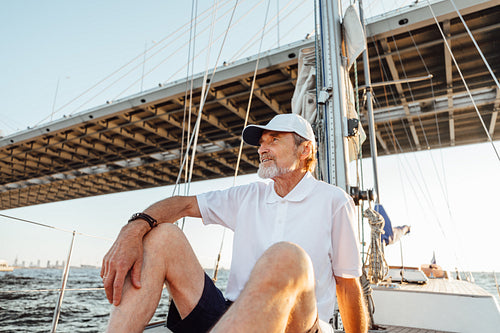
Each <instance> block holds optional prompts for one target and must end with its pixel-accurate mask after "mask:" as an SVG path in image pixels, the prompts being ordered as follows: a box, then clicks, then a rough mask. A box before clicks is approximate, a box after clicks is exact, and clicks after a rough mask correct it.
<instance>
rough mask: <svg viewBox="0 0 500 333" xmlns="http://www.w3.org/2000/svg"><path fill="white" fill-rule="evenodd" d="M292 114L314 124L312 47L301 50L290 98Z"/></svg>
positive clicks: (314, 77) (314, 81)
mask: <svg viewBox="0 0 500 333" xmlns="http://www.w3.org/2000/svg"><path fill="white" fill-rule="evenodd" d="M292 113H295V114H298V115H300V116H302V117H303V118H304V119H306V120H307V121H309V123H311V124H314V123H316V113H317V111H316V53H315V50H314V47H308V48H304V49H301V50H300V52H299V64H298V75H297V84H296V85H295V91H294V92H293V96H292Z"/></svg>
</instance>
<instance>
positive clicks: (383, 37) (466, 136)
mask: <svg viewBox="0 0 500 333" xmlns="http://www.w3.org/2000/svg"><path fill="white" fill-rule="evenodd" d="M462 2H463V3H466V1H462ZM457 3H458V4H460V1H458V2H457ZM449 6H450V5H449V3H448V5H447V6H445V5H439V6H438V5H436V6H435V7H434V8H435V11H436V15H437V16H438V18H439V22H440V26H441V27H442V30H443V33H444V34H445V36H446V39H447V40H448V43H449V45H450V46H451V49H452V51H453V54H454V56H455V58H456V60H457V62H458V64H459V67H460V69H461V70H462V72H463V75H464V77H465V79H466V81H467V83H468V85H469V88H470V89H471V92H472V94H473V96H474V100H475V103H476V105H477V108H478V111H479V113H480V114H481V116H482V118H483V121H484V126H485V127H486V130H487V131H488V132H489V134H490V135H491V137H493V139H494V140H498V139H500V135H499V134H498V132H499V128H498V127H499V122H498V121H497V116H498V111H499V105H500V91H499V89H498V88H497V86H496V85H495V83H494V81H493V79H492V77H491V76H490V75H489V73H488V71H487V68H486V66H485V65H484V63H483V61H482V60H481V58H480V56H479V54H478V52H477V51H476V49H475V47H474V45H473V43H472V41H471V40H470V38H469V37H468V35H467V33H466V31H465V28H464V27H463V25H462V23H461V21H460V19H459V18H458V17H457V14H456V13H455V12H454V11H453V9H452V8H451V9H450V8H449ZM467 7H468V8H467ZM461 8H463V10H461V12H462V15H464V18H465V20H466V22H467V24H468V26H469V28H470V30H471V31H472V33H473V35H474V37H475V38H476V41H477V43H478V44H479V46H480V47H481V49H482V51H483V53H484V55H485V57H486V59H487V60H488V62H489V64H490V66H491V67H492V69H493V71H494V72H495V75H497V76H498V72H499V70H500V61H499V60H500V59H499V58H500V55H499V52H498V50H500V43H499V42H498V36H500V22H499V18H500V6H498V5H495V4H494V1H483V2H482V3H481V4H478V5H475V6H474V7H470V5H465V4H464V5H462V6H461ZM367 29H368V33H367V34H368V47H369V55H370V67H371V77H372V82H374V83H376V82H382V81H392V80H401V79H405V78H411V77H420V76H427V75H428V74H432V75H433V78H432V80H423V81H418V82H414V83H409V84H407V83H396V84H392V85H388V86H382V87H376V88H374V96H375V103H374V106H375V123H376V134H377V143H378V152H379V155H388V154H397V153H402V152H411V151H418V150H421V149H428V148H431V149H432V148H440V147H449V146H454V145H463V144H471V143H479V142H485V141H487V135H486V134H485V131H484V128H483V125H482V124H481V121H480V119H479V118H478V116H477V112H476V110H475V108H474V107H473V105H472V103H471V101H470V99H469V97H468V95H467V93H466V91H465V87H464V85H463V83H462V81H461V79H460V75H459V73H458V71H457V68H456V67H455V65H454V64H453V60H452V58H451V56H450V54H449V52H448V51H447V49H446V46H445V44H444V43H443V41H442V38H441V33H440V31H439V29H438V28H437V26H436V24H435V22H434V20H433V18H432V16H431V14H430V12H429V9H428V8H427V7H419V8H414V9H412V10H410V11H408V12H404V13H403V12H400V13H399V14H394V15H392V16H387V17H385V18H379V19H378V20H376V21H374V22H371V23H369V24H368V27H367ZM313 45H314V42H313V41H310V40H304V41H300V42H297V43H295V44H291V45H288V46H286V47H282V48H280V49H276V50H271V51H269V52H267V53H266V54H264V55H263V56H262V57H261V59H260V63H259V64H260V65H259V66H260V69H259V71H258V75H257V79H256V84H255V88H254V96H253V99H252V105H251V109H250V117H249V122H250V123H259V124H261V123H266V122H267V121H268V120H270V119H271V118H272V117H273V116H274V115H276V114H279V113H288V112H291V104H290V101H291V98H292V95H293V91H294V89H295V83H296V78H297V55H298V52H299V50H300V49H301V48H303V47H308V46H313ZM255 62H256V58H255V57H252V58H248V59H245V60H243V61H239V62H236V63H234V64H230V65H229V66H226V67H224V68H223V69H221V70H219V71H218V73H217V75H216V77H215V79H214V80H213V82H212V83H211V86H210V90H209V93H208V98H207V101H206V103H205V107H204V111H203V113H202V115H201V127H200V134H199V139H198V147H197V154H196V162H195V168H194V171H193V178H192V181H199V180H205V179H213V178H220V177H226V176H231V175H233V174H234V170H235V168H236V160H237V156H238V150H239V146H240V134H241V130H242V128H243V122H244V118H245V113H246V108H247V104H248V99H249V94H250V87H251V82H252V81H251V80H252V75H253V71H254V68H255ZM358 68H361V69H362V68H363V65H362V63H358ZM351 76H352V78H353V79H354V74H353V73H352V75H351ZM358 80H359V85H360V86H362V85H364V79H363V73H362V70H361V72H360V73H358ZM202 81H203V79H202V77H201V76H198V77H196V78H195V80H194V91H193V101H194V105H193V106H192V110H193V111H192V113H193V118H192V120H191V121H190V122H187V121H185V109H186V106H185V104H186V92H185V87H186V82H185V81H177V82H172V83H170V84H168V85H166V86H164V87H158V88H156V89H153V90H150V91H147V92H145V93H142V94H138V95H134V96H131V97H129V98H126V99H123V100H120V101H115V102H113V103H111V104H106V105H104V106H101V107H97V108H93V109H91V110H87V111H85V112H82V113H79V114H77V115H74V116H72V117H68V118H64V119H61V120H57V121H53V122H51V123H48V124H44V125H40V126H39V127H36V128H33V129H29V130H26V131H22V132H19V133H16V134H14V135H11V136H8V137H4V138H0V168H1V170H2V172H1V175H0V178H1V183H0V209H9V208H14V207H22V206H29V205H35V204H40V203H46V202H55V201H60V200H68V199H74V198H81V197H87V196H96V195H101V194H108V193H116V192H122V191H130V190H136V189H144V188H151V187H156V186H163V185H171V184H174V183H175V182H176V179H177V176H178V173H179V168H180V165H181V152H182V150H183V149H184V147H185V143H184V145H183V144H182V142H183V130H187V129H188V126H190V128H191V130H192V129H193V127H194V123H195V119H196V116H197V112H198V106H199V103H200V95H201V87H202ZM360 97H361V101H362V97H363V93H362V92H360ZM361 120H362V124H363V127H364V128H365V131H366V132H367V124H366V117H365V111H362V115H361ZM184 142H186V141H185V139H184ZM369 155H370V152H369V139H368V140H367V141H366V142H365V143H364V144H363V156H364V157H366V156H369ZM257 167H258V155H257V151H256V149H255V148H254V147H250V146H247V145H245V146H244V147H243V151H242V158H241V163H240V166H239V174H249V173H254V172H256V170H257Z"/></svg>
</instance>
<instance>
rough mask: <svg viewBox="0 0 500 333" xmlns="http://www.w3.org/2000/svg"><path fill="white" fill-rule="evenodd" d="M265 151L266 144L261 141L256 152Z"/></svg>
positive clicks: (260, 153)
mask: <svg viewBox="0 0 500 333" xmlns="http://www.w3.org/2000/svg"><path fill="white" fill-rule="evenodd" d="M267 151H268V149H267V145H266V144H264V143H262V142H261V144H260V146H259V149H257V152H258V153H259V155H262V154H263V153H265V152H267Z"/></svg>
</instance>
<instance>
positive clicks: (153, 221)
mask: <svg viewBox="0 0 500 333" xmlns="http://www.w3.org/2000/svg"><path fill="white" fill-rule="evenodd" d="M138 219H143V220H145V221H146V222H148V223H149V226H150V227H151V229H153V228H154V227H156V226H157V225H158V221H156V219H155V218H153V217H151V216H150V215H148V214H146V213H135V214H134V215H132V217H130V219H129V220H128V223H130V222H133V221H135V220H138Z"/></svg>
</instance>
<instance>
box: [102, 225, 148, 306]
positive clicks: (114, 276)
mask: <svg viewBox="0 0 500 333" xmlns="http://www.w3.org/2000/svg"><path fill="white" fill-rule="evenodd" d="M148 231H149V226H148V224H147V223H146V222H145V221H142V220H137V221H134V222H132V223H130V224H128V225H126V226H124V227H123V228H122V230H121V231H120V234H119V235H118V238H117V239H116V241H115V242H114V243H113V245H112V246H111V249H109V251H108V253H107V254H106V255H105V256H104V259H103V261H102V268H101V278H102V279H103V283H104V289H105V291H106V297H107V298H108V301H109V302H110V303H112V304H114V305H115V306H117V305H119V304H120V301H121V298H122V290H123V284H124V282H125V277H126V276H127V274H128V272H129V271H130V278H131V282H132V285H133V286H134V287H135V288H140V287H141V268H142V260H143V257H142V256H143V245H142V238H143V237H144V235H145V234H146V233H147V232H148Z"/></svg>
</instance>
